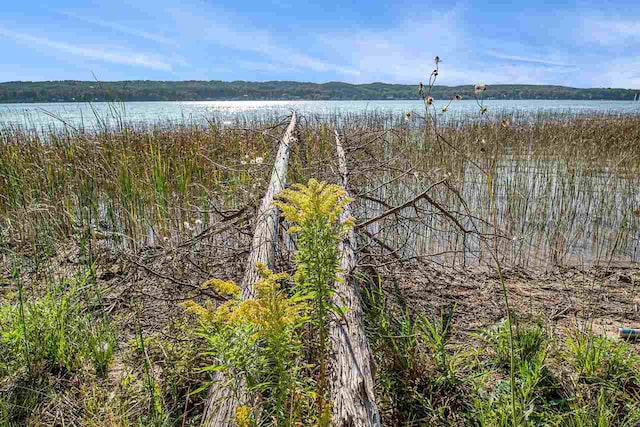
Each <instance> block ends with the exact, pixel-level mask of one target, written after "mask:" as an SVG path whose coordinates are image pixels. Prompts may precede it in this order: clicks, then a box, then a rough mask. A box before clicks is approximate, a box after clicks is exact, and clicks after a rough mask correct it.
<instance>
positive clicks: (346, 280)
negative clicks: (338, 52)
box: [330, 131, 380, 427]
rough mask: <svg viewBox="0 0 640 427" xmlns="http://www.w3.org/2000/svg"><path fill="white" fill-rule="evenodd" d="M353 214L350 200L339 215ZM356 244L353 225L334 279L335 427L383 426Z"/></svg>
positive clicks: (341, 155)
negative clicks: (337, 314)
mask: <svg viewBox="0 0 640 427" xmlns="http://www.w3.org/2000/svg"><path fill="white" fill-rule="evenodd" d="M335 137H336V150H337V152H338V170H339V172H340V175H341V176H342V185H343V187H344V188H345V189H346V190H347V192H348V191H349V186H348V169H347V159H346V155H345V152H344V149H343V147H342V144H341V143H340V136H339V135H338V132H337V131H335ZM350 216H351V207H350V205H349V204H347V205H346V206H345V207H344V211H343V213H342V214H341V218H340V219H341V220H342V221H345V220H346V219H347V218H349V217H350ZM355 245H356V238H355V232H354V230H353V229H352V230H350V231H349V233H348V234H347V235H346V236H345V237H344V238H343V239H342V241H341V242H340V244H339V247H338V249H339V251H340V254H341V258H340V266H339V269H340V273H339V276H340V277H339V278H340V279H341V280H338V281H336V283H335V294H334V296H333V299H334V301H333V302H334V304H337V305H339V306H342V307H344V318H343V319H340V321H337V322H335V323H334V324H333V325H332V326H331V331H330V337H331V345H332V350H333V351H332V359H333V360H332V370H331V401H332V407H331V423H332V425H333V426H335V427H360V426H380V413H379V412H378V407H377V406H376V400H375V394H374V388H373V374H372V369H371V360H372V359H371V350H370V349H369V344H368V342H367V337H366V335H365V331H364V325H363V315H362V304H361V303H360V295H359V291H358V289H357V287H356V284H355V283H354V281H353V280H351V279H350V275H351V272H352V271H353V270H354V269H355V266H356V256H355V252H354V248H355Z"/></svg>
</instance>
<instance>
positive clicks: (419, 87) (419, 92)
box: [418, 82, 424, 96]
mask: <svg viewBox="0 0 640 427" xmlns="http://www.w3.org/2000/svg"><path fill="white" fill-rule="evenodd" d="M423 94H424V83H422V82H420V84H419V85H418V95H420V96H422V95H423Z"/></svg>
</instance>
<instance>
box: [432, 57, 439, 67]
mask: <svg viewBox="0 0 640 427" xmlns="http://www.w3.org/2000/svg"><path fill="white" fill-rule="evenodd" d="M440 61H441V59H440V57H439V56H436V57H435V58H433V62H435V63H436V65H438V64H439V63H440Z"/></svg>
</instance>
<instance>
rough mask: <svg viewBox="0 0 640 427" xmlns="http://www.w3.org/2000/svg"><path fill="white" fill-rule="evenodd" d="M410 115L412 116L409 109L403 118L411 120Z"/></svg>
mask: <svg viewBox="0 0 640 427" xmlns="http://www.w3.org/2000/svg"><path fill="white" fill-rule="evenodd" d="M411 116H412V114H411V112H410V111H409V112H407V113H404V120H405V121H406V122H408V121H409V120H411Z"/></svg>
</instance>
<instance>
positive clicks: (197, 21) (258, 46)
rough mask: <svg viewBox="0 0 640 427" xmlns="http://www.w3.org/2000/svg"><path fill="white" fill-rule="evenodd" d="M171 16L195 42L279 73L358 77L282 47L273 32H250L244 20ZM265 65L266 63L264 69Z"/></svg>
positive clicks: (220, 16)
mask: <svg viewBox="0 0 640 427" xmlns="http://www.w3.org/2000/svg"><path fill="white" fill-rule="evenodd" d="M170 14H171V15H172V16H173V17H174V19H175V20H176V23H177V24H178V25H179V26H180V27H181V28H182V29H183V31H186V32H187V33H190V35H191V36H193V38H194V39H198V40H205V41H209V42H212V43H215V44H217V45H218V46H221V47H224V48H227V49H234V50H238V51H244V52H249V53H254V54H257V55H259V56H260V57H263V58H269V60H270V62H271V64H272V65H273V66H277V67H280V69H296V70H311V71H316V72H321V73H331V72H335V73H338V74H342V75H349V76H357V75H358V74H359V71H358V70H356V69H353V68H350V67H346V66H344V65H338V64H335V63H332V62H329V61H326V60H323V59H319V58H316V57H313V56H310V55H308V54H306V53H303V52H301V51H299V50H297V49H294V48H291V47H289V46H288V45H287V44H286V43H279V42H277V41H276V40H275V38H274V37H273V35H272V34H271V33H270V32H268V31H265V30H259V29H255V28H251V27H250V25H248V24H246V23H243V22H241V21H242V19H241V18H239V17H230V16H227V15H225V13H224V12H222V11H219V10H216V11H215V13H211V14H210V15H211V16H212V17H204V16H201V15H198V16H196V15H194V14H192V13H189V12H187V11H185V10H182V9H181V10H178V9H173V10H171V11H170ZM228 22H234V23H235V25H229V24H228ZM264 65H265V64H264V63H263V64H262V67H263V68H264Z"/></svg>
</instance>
